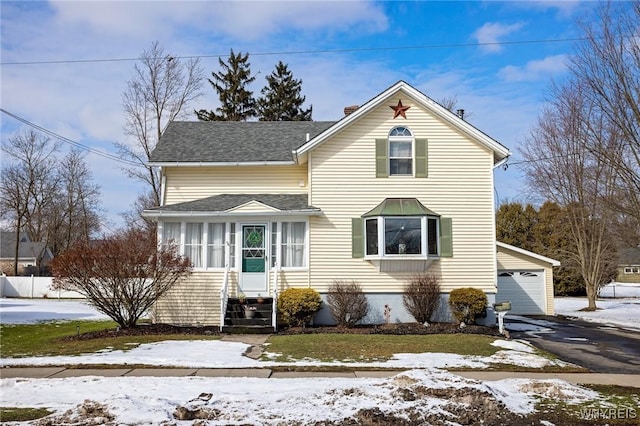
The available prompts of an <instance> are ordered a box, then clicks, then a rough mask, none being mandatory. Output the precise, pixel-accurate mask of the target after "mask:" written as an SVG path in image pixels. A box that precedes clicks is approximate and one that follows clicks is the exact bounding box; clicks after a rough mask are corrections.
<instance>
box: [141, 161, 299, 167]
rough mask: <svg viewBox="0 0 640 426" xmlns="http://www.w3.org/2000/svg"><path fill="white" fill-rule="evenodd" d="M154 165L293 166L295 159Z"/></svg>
mask: <svg viewBox="0 0 640 426" xmlns="http://www.w3.org/2000/svg"><path fill="white" fill-rule="evenodd" d="M147 164H149V166H152V167H220V166H225V167H231V166H293V165H295V164H296V162H295V161H293V160H291V161H150V162H149V163H147Z"/></svg>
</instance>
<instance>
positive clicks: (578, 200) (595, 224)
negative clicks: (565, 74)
mask: <svg viewBox="0 0 640 426" xmlns="http://www.w3.org/2000/svg"><path fill="white" fill-rule="evenodd" d="M585 90H588V89H587V88H585V87H583V86H581V85H580V84H577V83H576V82H573V81H570V82H568V83H566V84H565V85H563V86H553V87H552V89H551V92H550V94H551V96H550V99H549V103H548V106H547V107H546V108H545V110H544V112H543V113H542V115H541V116H540V118H539V119H538V122H537V125H536V127H535V128H534V129H533V130H532V132H531V135H530V137H529V138H528V139H527V143H526V145H525V146H524V148H523V149H522V154H523V156H524V158H525V162H524V171H525V173H526V175H527V177H528V178H529V182H530V186H531V189H532V190H533V191H534V192H535V193H537V194H539V195H541V196H542V197H544V198H547V199H550V200H553V201H555V202H556V203H558V204H559V205H561V206H564V207H565V208H566V209H567V214H568V218H569V219H568V222H569V229H570V231H571V239H572V243H573V244H572V245H573V249H574V250H573V252H572V253H571V256H572V258H573V259H574V260H575V262H576V264H577V265H578V267H579V270H580V273H581V275H582V278H583V279H584V284H585V289H586V293H587V298H588V301H589V306H588V309H589V310H594V309H596V297H597V294H598V289H599V288H600V286H602V285H604V284H606V282H605V281H606V277H607V276H608V272H607V270H608V266H609V265H610V264H611V262H613V260H614V257H615V248H614V245H613V243H612V241H611V238H610V235H611V234H610V228H611V225H612V216H611V213H610V210H609V209H608V208H607V206H606V200H608V199H610V197H611V196H612V195H613V194H612V192H613V191H615V188H616V183H617V174H616V171H615V168H614V167H613V165H612V164H611V163H609V162H608V161H605V160H604V159H603V158H602V157H601V156H599V155H597V154H596V153H594V152H593V151H590V150H588V149H586V148H585V147H587V146H591V145H594V144H602V145H608V146H612V145H616V144H618V143H619V138H620V136H621V135H620V133H619V131H618V129H617V128H615V127H612V126H611V125H610V123H609V122H608V121H607V120H606V117H605V116H604V115H603V114H602V113H601V110H600V109H599V108H598V107H597V105H595V104H594V103H593V102H592V101H591V100H590V99H589V98H588V97H587V96H585V93H584V92H585Z"/></svg>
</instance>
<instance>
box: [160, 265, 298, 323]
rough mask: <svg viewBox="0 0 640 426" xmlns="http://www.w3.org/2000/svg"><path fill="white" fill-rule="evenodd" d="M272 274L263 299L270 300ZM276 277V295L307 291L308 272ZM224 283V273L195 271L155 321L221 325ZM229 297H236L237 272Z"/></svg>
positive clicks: (231, 274)
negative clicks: (297, 288)
mask: <svg viewBox="0 0 640 426" xmlns="http://www.w3.org/2000/svg"><path fill="white" fill-rule="evenodd" d="M275 273H276V272H275V271H274V270H271V271H270V273H269V280H270V282H269V291H268V294H264V295H263V296H264V297H271V296H272V294H273V287H274V285H275V281H274V280H275ZM277 274H278V292H282V291H283V290H285V289H287V288H289V287H308V286H309V280H308V271H307V270H280V271H279V272H277ZM223 280H224V271H213V272H204V271H197V272H194V273H193V274H191V276H190V277H189V278H188V279H186V280H183V281H181V282H180V283H178V284H176V286H175V287H174V288H173V289H172V290H171V291H170V292H169V293H167V294H166V295H165V296H164V297H163V298H162V299H160V300H159V301H158V302H157V303H156V305H155V310H154V321H155V322H156V323H160V324H178V325H201V326H217V325H220V290H221V289H222V283H223ZM228 294H229V296H230V297H237V296H238V272H237V271H236V270H231V271H229V286H228Z"/></svg>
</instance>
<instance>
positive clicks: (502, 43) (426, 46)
mask: <svg viewBox="0 0 640 426" xmlns="http://www.w3.org/2000/svg"><path fill="white" fill-rule="evenodd" d="M584 40H587V39H586V38H585V37H578V38H557V39H546V40H521V41H495V42H486V43H451V44H424V45H417V46H390V47H354V48H350V49H320V50H289V51H276V52H254V53H249V54H250V56H274V55H308V54H320V53H354V52H381V51H396V50H418V49H451V48H460V47H480V46H510V45H522V44H543V43H568V42H576V41H584ZM226 56H229V55H228V54H227V53H223V54H213V55H193V56H173V57H172V58H174V59H196V58H198V59H199V58H219V57H226ZM139 59H140V58H102V59H69V60H58V61H24V62H0V65H45V64H47V65H48V64H81V63H92V62H132V61H138V60H139ZM154 59H164V58H154Z"/></svg>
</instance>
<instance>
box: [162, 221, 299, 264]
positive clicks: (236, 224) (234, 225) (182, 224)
mask: <svg viewBox="0 0 640 426" xmlns="http://www.w3.org/2000/svg"><path fill="white" fill-rule="evenodd" d="M287 219H289V220H274V219H273V218H272V219H270V220H265V222H264V223H265V224H267V229H268V232H267V234H268V236H266V237H267V238H268V239H267V241H266V244H265V250H266V255H267V256H268V268H269V269H273V268H274V265H273V263H272V255H273V254H275V256H276V257H275V260H276V262H279V270H284V271H307V270H308V269H309V252H310V243H309V239H310V235H311V231H310V226H309V220H308V218H302V217H297V216H296V217H291V218H287ZM285 222H286V223H304V227H305V230H304V254H303V257H302V261H303V265H302V266H282V256H283V253H284V250H283V248H282V224H283V223H285ZM167 223H174V224H177V225H178V226H179V229H180V232H179V237H178V240H177V241H175V244H176V245H177V252H178V254H180V255H181V256H186V254H185V253H186V246H187V244H186V227H187V223H193V224H201V225H202V239H201V241H202V243H201V244H200V247H201V250H202V251H201V261H202V265H203V266H199V267H195V266H194V268H193V269H194V271H207V272H220V271H224V270H225V268H226V265H229V270H230V271H236V272H237V271H238V270H239V267H240V266H241V265H239V263H240V262H238V259H241V258H242V247H239V245H238V244H237V242H238V241H242V236H241V235H239V233H241V232H242V226H241V225H244V224H248V223H249V222H244V221H242V220H241V219H240V220H234V221H215V220H203V221H201V222H194V221H191V220H168V221H166V222H161V225H160V226H158V240H159V246H165V245H166V242H165V241H164V235H165V224H167ZM251 223H253V222H251ZM211 224H223V225H224V265H223V266H208V260H209V248H210V246H212V243H211V241H210V238H211V236H210V235H209V226H210V225H211ZM274 224H275V232H274ZM274 237H275V241H272V240H273V238H274ZM232 241H233V242H234V243H232ZM274 243H275V248H276V253H272V250H273V244H274ZM232 259H233V260H234V261H235V263H236V264H235V265H233V264H232V262H231V261H232ZM192 262H193V261H192Z"/></svg>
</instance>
